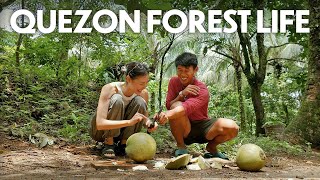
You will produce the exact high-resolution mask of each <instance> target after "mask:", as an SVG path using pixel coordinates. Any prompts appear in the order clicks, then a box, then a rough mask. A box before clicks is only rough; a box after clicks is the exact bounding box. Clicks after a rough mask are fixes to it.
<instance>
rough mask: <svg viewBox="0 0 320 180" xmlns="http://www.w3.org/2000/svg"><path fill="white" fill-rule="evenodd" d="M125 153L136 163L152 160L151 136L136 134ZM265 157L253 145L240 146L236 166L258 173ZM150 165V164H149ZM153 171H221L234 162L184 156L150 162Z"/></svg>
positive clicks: (138, 168) (144, 167) (153, 144)
mask: <svg viewBox="0 0 320 180" xmlns="http://www.w3.org/2000/svg"><path fill="white" fill-rule="evenodd" d="M126 153H127V155H128V157H129V158H130V159H132V160H133V161H135V162H137V163H144V162H147V161H148V160H152V159H154V156H155V153H156V142H155V140H154V139H153V137H152V136H150V135H149V134H146V133H136V134H133V135H132V136H130V137H129V138H128V140H127V147H126ZM265 160H266V156H265V154H264V152H263V150H262V149H261V148H260V147H259V146H257V145H255V144H245V145H242V146H241V147H240V148H239V149H238V152H237V156H236V166H237V167H239V169H241V170H244V171H259V170H260V169H261V168H263V167H264V166H265ZM149 163H150V162H149ZM152 163H153V164H154V166H153V168H155V169H168V170H177V169H184V168H186V169H188V170H203V169H210V168H215V169H222V167H223V166H228V165H229V167H231V166H232V164H234V162H232V161H229V160H223V159H220V158H210V159H204V158H203V157H202V156H198V157H195V158H192V156H191V155H190V154H184V155H181V156H178V157H176V158H172V159H170V160H169V161H154V160H153V161H152ZM133 170H134V171H137V170H143V171H144V170H148V167H147V166H145V165H138V166H135V167H133Z"/></svg>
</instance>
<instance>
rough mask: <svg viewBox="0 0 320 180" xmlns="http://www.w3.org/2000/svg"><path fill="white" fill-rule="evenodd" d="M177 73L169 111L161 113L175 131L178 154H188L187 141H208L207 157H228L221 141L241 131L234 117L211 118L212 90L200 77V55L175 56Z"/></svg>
mask: <svg viewBox="0 0 320 180" xmlns="http://www.w3.org/2000/svg"><path fill="white" fill-rule="evenodd" d="M175 65H176V68H177V77H172V78H171V79H170V82H169V86H168V94H167V98H166V107H167V109H168V111H166V112H162V113H160V114H159V115H158V117H157V118H158V119H159V120H158V121H159V123H160V124H162V125H163V124H165V123H166V122H168V121H169V123H170V128H171V132H172V134H173V136H174V138H175V140H176V143H177V148H178V149H177V150H176V151H175V156H179V155H182V154H187V153H188V150H187V148H186V145H189V144H192V143H208V144H207V146H206V150H207V151H208V152H206V153H205V154H204V157H205V158H212V157H219V158H223V159H228V158H227V157H226V156H225V155H224V154H222V153H220V152H218V150H217V145H219V144H221V143H224V142H226V141H228V140H231V139H232V138H234V137H236V136H237V134H238V129H239V127H238V125H237V124H236V123H235V122H234V121H233V120H231V119H225V118H217V119H214V118H211V119H210V118H209V116H208V103H209V92H208V89H207V87H206V85H205V84H204V83H202V82H201V81H199V80H197V79H196V78H195V75H196V73H197V71H198V61H197V57H196V55H194V54H191V53H183V54H181V55H179V56H178V57H177V58H176V60H175Z"/></svg>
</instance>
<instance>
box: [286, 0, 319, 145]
mask: <svg viewBox="0 0 320 180" xmlns="http://www.w3.org/2000/svg"><path fill="white" fill-rule="evenodd" d="M309 9H310V16H309V17H310V42H309V49H310V55H309V63H308V84H307V89H306V93H305V98H304V100H303V102H302V104H301V107H300V109H299V112H298V115H297V117H296V119H294V120H293V121H292V122H291V123H290V125H289V126H288V128H287V132H289V133H291V134H295V135H298V136H300V137H302V138H303V139H305V140H307V141H309V142H311V143H312V144H313V145H317V146H319V145H320V128H319V124H320V108H319V107H320V39H319V37H320V26H319V24H320V0H309Z"/></svg>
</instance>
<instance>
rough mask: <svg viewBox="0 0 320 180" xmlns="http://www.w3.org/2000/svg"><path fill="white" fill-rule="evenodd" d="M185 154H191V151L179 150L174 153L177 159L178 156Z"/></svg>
mask: <svg viewBox="0 0 320 180" xmlns="http://www.w3.org/2000/svg"><path fill="white" fill-rule="evenodd" d="M183 154H189V151H188V150H187V149H177V150H176V151H175V152H174V156H175V157H178V156H180V155H183Z"/></svg>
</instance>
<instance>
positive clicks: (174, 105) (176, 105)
mask: <svg viewBox="0 0 320 180" xmlns="http://www.w3.org/2000/svg"><path fill="white" fill-rule="evenodd" d="M178 106H182V103H181V101H177V102H175V103H173V104H172V105H171V106H170V109H174V108H176V107H178Z"/></svg>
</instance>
